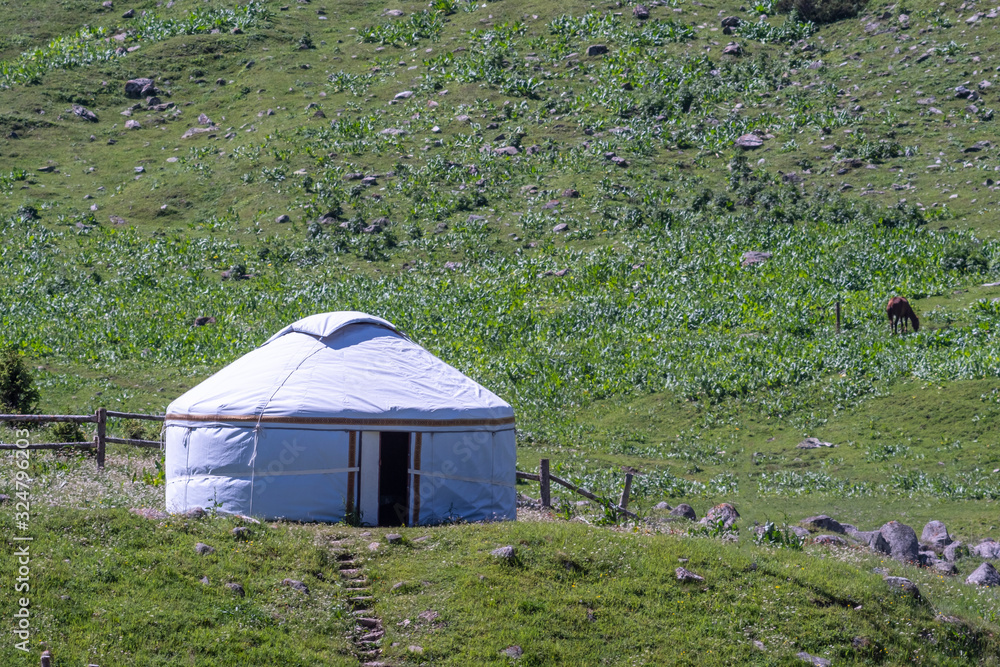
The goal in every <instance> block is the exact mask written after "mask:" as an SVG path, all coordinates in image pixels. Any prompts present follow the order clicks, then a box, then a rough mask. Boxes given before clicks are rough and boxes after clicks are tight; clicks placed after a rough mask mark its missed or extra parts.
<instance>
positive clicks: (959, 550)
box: [944, 540, 969, 563]
mask: <svg viewBox="0 0 1000 667" xmlns="http://www.w3.org/2000/svg"><path fill="white" fill-rule="evenodd" d="M968 555H969V547H967V546H966V545H965V544H963V543H962V542H960V541H958V540H955V541H954V542H952V543H951V544H949V545H948V546H946V547H945V548H944V559H945V560H946V561H948V562H949V563H954V562H955V561H957V560H958V559H960V558H965V557H966V556H968Z"/></svg>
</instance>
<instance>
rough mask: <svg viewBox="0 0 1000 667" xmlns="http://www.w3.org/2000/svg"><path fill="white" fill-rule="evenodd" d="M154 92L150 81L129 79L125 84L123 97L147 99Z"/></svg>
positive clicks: (154, 89)
mask: <svg viewBox="0 0 1000 667" xmlns="http://www.w3.org/2000/svg"><path fill="white" fill-rule="evenodd" d="M155 92H156V88H154V87H153V80H152V79H146V78H140V79H129V80H128V81H126V82H125V97H131V98H139V97H148V96H150V95H153V94H154V93H155Z"/></svg>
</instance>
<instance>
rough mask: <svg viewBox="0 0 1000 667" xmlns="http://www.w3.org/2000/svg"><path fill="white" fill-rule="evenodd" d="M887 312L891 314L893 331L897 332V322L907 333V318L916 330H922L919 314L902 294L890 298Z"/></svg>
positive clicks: (890, 319)
mask: <svg viewBox="0 0 1000 667" xmlns="http://www.w3.org/2000/svg"><path fill="white" fill-rule="evenodd" d="M885 314H886V315H888V316H889V324H890V325H891V326H892V333H896V325H897V324H901V325H902V329H903V333H906V320H910V324H912V325H913V330H914V331H920V320H918V319H917V314H916V313H914V312H913V309H912V308H910V302H909V301H907V300H906V299H904V298H903V297H901V296H894V297H892V298H891V299H889V303H888V304H887V305H886V307H885Z"/></svg>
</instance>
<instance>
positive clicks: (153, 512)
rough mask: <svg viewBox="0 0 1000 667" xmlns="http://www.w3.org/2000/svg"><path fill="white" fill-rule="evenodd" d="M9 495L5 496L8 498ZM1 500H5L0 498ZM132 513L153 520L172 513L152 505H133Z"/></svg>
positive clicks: (166, 516)
mask: <svg viewBox="0 0 1000 667" xmlns="http://www.w3.org/2000/svg"><path fill="white" fill-rule="evenodd" d="M6 497H7V496H4V498H6ZM0 502H3V501H2V500H0ZM129 512H131V513H132V514H135V515H136V516H141V517H142V518H143V519H150V520H152V521H162V520H163V519H166V518H168V517H169V516H170V515H169V514H167V513H166V512H161V511H160V510H157V509H153V508H151V507H133V508H132V509H130V510H129Z"/></svg>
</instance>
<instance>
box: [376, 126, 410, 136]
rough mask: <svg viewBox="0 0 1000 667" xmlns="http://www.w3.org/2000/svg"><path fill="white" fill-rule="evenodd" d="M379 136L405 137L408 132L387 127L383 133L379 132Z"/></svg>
mask: <svg viewBox="0 0 1000 667" xmlns="http://www.w3.org/2000/svg"><path fill="white" fill-rule="evenodd" d="M379 134H384V135H385V136H388V137H405V136H406V130H402V129H400V128H398V127H387V128H385V129H384V130H382V131H381V132H379Z"/></svg>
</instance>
